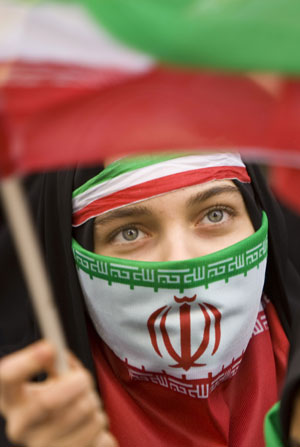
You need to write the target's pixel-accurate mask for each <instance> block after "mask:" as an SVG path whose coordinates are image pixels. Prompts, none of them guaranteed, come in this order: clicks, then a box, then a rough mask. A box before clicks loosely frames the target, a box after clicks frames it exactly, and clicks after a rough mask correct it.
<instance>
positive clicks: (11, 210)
mask: <svg viewBox="0 0 300 447" xmlns="http://www.w3.org/2000/svg"><path fill="white" fill-rule="evenodd" d="M0 193H1V196H2V201H3V206H4V211H5V213H6V216H7V221H8V224H9V227H10V229H11V232H12V237H13V239H14V242H15V246H16V250H17V253H18V256H19V259H20V263H21V267H22V269H23V272H24V276H25V281H26V283H27V286H28V289H29V295H30V297H31V300H32V304H33V308H34V311H35V313H36V316H37V319H38V322H39V325H40V330H41V333H42V335H43V336H44V337H45V338H46V339H47V340H49V341H50V342H51V343H52V345H53V346H54V347H55V350H56V370H57V372H58V374H62V373H64V372H66V371H67V370H68V366H67V360H66V352H65V349H66V346H67V344H66V341H65V337H64V334H63V330H62V326H61V324H60V321H59V316H58V312H57V309H56V306H55V303H54V299H53V294H52V291H51V287H50V282H49V279H48V276H47V273H46V268H45V263H44V260H43V257H42V253H41V249H40V246H39V243H38V239H37V236H36V233H35V231H34V225H33V222H32V218H31V215H30V212H29V208H28V204H27V201H26V196H25V193H24V190H23V186H22V184H21V181H20V179H19V178H18V177H17V176H14V175H12V176H10V177H7V178H4V179H1V182H0Z"/></svg>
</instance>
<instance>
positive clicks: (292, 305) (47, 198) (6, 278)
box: [0, 165, 300, 446]
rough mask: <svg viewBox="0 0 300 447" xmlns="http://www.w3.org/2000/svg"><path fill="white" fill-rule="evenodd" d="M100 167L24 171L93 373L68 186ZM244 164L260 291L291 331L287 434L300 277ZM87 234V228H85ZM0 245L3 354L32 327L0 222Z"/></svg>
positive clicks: (255, 174)
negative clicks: (259, 259)
mask: <svg viewBox="0 0 300 447" xmlns="http://www.w3.org/2000/svg"><path fill="white" fill-rule="evenodd" d="M101 169H102V167H101V166H97V167H91V168H77V169H73V170H67V171H59V172H49V173H45V174H41V175H37V176H33V177H31V178H30V179H29V180H27V185H26V186H27V189H28V197H29V202H30V205H31V208H32V211H33V215H34V220H35V222H36V225H37V231H38V235H39V238H40V240H41V244H42V249H43V251H44V254H45V259H46V264H47V268H48V272H49V276H50V279H51V283H52V286H53V291H54V295H55V299H56V302H57V306H58V309H59V312H60V314H61V319H62V322H63V325H64V329H65V333H66V337H67V341H68V343H69V346H70V348H71V349H72V351H73V352H74V353H75V354H76V355H77V356H78V357H79V358H80V359H81V361H82V362H83V364H84V365H85V366H86V367H87V368H88V369H89V370H90V371H92V372H94V366H93V360H92V355H91V351H90V346H89V339H88V334H87V326H86V310H85V305H84V300H83V296H82V292H81V288H80V285H79V281H78V276H77V272H76V268H75V265H74V261H73V255H72V251H71V238H72V225H71V224H72V222H71V220H72V209H71V206H72V205H71V195H72V191H73V190H74V189H76V188H77V187H78V186H80V185H82V184H83V183H85V182H86V181H87V180H88V179H90V178H91V177H93V176H95V175H96V174H97V173H98V172H99V170H101ZM247 169H248V172H249V174H250V177H251V179H252V188H253V189H251V191H250V190H249V188H247V187H244V186H242V187H240V190H241V193H242V195H243V198H244V200H245V203H246V206H247V209H248V211H249V214H250V217H251V218H252V222H253V223H254V227H255V229H257V228H258V226H259V222H258V221H257V220H256V219H257V215H258V214H257V211H255V209H256V210H257V208H256V205H254V208H253V209H251V207H252V206H253V204H255V203H257V204H258V205H259V206H260V207H261V208H262V209H264V210H265V211H266V213H267V215H268V218H269V256H268V264H267V272H266V281H265V292H266V293H267V296H268V297H269V298H270V299H271V301H272V302H273V304H274V306H275V308H276V310H277V313H278V316H279V318H280V321H281V324H282V327H283V329H284V331H285V333H286V334H287V336H288V338H289V339H291V334H292V347H291V357H290V364H289V365H290V366H289V372H288V376H287V383H286V387H285V392H284V394H283V398H282V406H281V408H282V411H281V413H282V414H281V419H282V425H283V429H284V434H285V436H286V435H287V433H288V429H289V421H290V415H291V414H290V413H291V407H292V402H293V397H294V392H295V389H296V387H297V386H298V384H299V381H300V329H298V327H297V316H299V317H300V279H299V277H298V276H297V274H296V272H295V270H294V268H293V266H292V265H291V264H290V262H289V260H288V251H287V247H288V241H287V231H286V227H285V221H284V216H283V215H282V213H281V210H280V208H279V206H278V204H277V202H276V201H275V199H274V198H273V197H272V195H271V193H270V191H269V189H268V187H267V185H266V184H265V181H264V178H263V176H262V174H261V172H260V170H259V169H258V168H257V167H256V166H249V165H248V166H247ZM255 216H256V217H255ZM88 233H89V234H91V233H92V232H91V231H90V230H88ZM85 237H86V236H85ZM89 237H91V236H89ZM89 244H91V240H90V242H89ZM0 249H1V258H0V259H1V261H0V262H1V267H0V275H1V300H0V355H4V354H7V353H9V352H12V351H14V350H17V349H20V348H21V347H23V346H25V345H26V344H28V343H30V342H32V341H33V340H35V339H37V338H38V337H39V332H38V327H37V324H36V321H35V318H34V316H33V312H32V309H31V306H30V302H29V299H28V296H27V292H26V287H25V284H24V282H23V280H22V274H21V271H20V268H19V265H18V261H17V260H16V256H15V251H14V249H13V246H12V242H11V239H10V237H9V234H8V232H7V229H6V228H5V226H4V224H3V222H2V224H1V226H0ZM29 262H30V260H29ZM291 316H293V319H292V317H291ZM3 436H4V435H3V433H2V437H3ZM3 439H4V438H3ZM1 441H2V439H1V433H0V445H1V446H2V445H3V446H6V445H7V446H9V445H11V444H9V443H7V441H5V442H6V443H5V442H4V441H3V443H1Z"/></svg>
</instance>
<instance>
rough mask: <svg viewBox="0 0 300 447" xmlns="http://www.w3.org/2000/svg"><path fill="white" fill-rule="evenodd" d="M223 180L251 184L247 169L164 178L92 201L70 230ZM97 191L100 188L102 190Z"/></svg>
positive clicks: (210, 170) (216, 169) (218, 169)
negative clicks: (176, 191)
mask: <svg viewBox="0 0 300 447" xmlns="http://www.w3.org/2000/svg"><path fill="white" fill-rule="evenodd" d="M226 178H227V179H231V178H237V179H238V180H240V181H242V182H246V183H249V182H250V178H249V176H248V174H247V171H246V168H243V167H238V166H225V167H224V166H220V167H213V168H203V169H197V170H192V171H185V172H181V173H179V174H172V175H167V176H165V177H162V178H160V179H154V180H149V181H147V182H144V183H140V184H138V185H134V186H130V187H129V188H126V189H123V190H121V191H118V192H115V193H113V194H110V195H108V196H105V197H101V198H99V199H96V200H94V201H93V202H91V203H89V204H88V205H87V206H85V207H84V208H82V209H81V210H79V211H77V212H76V213H74V214H73V226H78V225H81V224H82V223H84V222H85V221H86V220H88V219H90V218H92V217H94V216H97V215H99V214H102V213H104V212H106V211H110V210H113V209H115V208H120V207H122V206H125V205H129V204H130V203H135V202H139V201H141V200H145V199H149V198H150V197H153V196H157V195H159V194H164V193H167V192H169V191H173V190H174V189H180V188H185V187H188V186H193V185H198V184H201V183H206V182H208V181H211V180H224V179H226ZM99 187H100V188H101V186H99Z"/></svg>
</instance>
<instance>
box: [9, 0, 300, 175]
mask: <svg viewBox="0 0 300 447" xmlns="http://www.w3.org/2000/svg"><path fill="white" fill-rule="evenodd" d="M108 3H109V2H102V1H99V2H98V1H97V2H92V1H88V2H80V1H78V2H76V3H75V2H73V1H64V2H62V1H58V2H52V1H35V2H28V1H25V0H24V1H20V0H19V1H17V0H2V1H0V20H1V26H0V29H1V35H0V37H1V40H0V61H1V65H0V73H1V74H0V76H1V90H0V113H1V115H0V139H1V157H0V166H1V171H2V173H4V174H8V173H11V172H19V173H20V172H21V173H24V172H25V173H26V172H30V171H33V170H39V169H44V168H47V169H48V168H57V167H63V166H67V165H71V164H74V163H77V162H82V163H91V162H95V161H96V162H98V161H99V160H101V159H103V158H105V157H107V156H111V155H114V154H122V153H128V152H136V151H144V152H145V151H154V150H168V149H171V150H174V149H198V148H201V149H203V148H204V149H210V148H213V149H218V148H220V149H226V150H227V149H239V150H241V151H242V152H244V153H245V154H246V155H250V156H255V157H256V158H257V157H259V158H264V159H267V160H271V161H273V162H274V161H275V162H278V161H279V162H280V161H281V162H282V161H284V162H285V163H287V164H290V165H293V166H295V165H297V164H300V161H299V159H300V155H299V148H300V135H299V128H300V126H299V122H298V121H299V113H298V111H299V104H300V98H299V96H300V92H299V87H298V82H297V81H295V80H294V81H293V82H292V81H290V82H286V81H281V80H280V82H279V83H277V84H278V88H277V89H276V92H275V94H273V93H274V92H271V93H270V89H269V88H268V85H267V88H264V86H263V83H261V80H260V79H259V82H257V77H256V76H254V77H253V76H252V75H251V77H245V76H243V75H241V74H240V73H239V74H238V73H234V74H233V73H231V74H229V73H226V74H224V73H223V74H222V73H221V72H217V73H216V72H211V71H208V70H207V69H206V70H204V71H200V70H195V69H191V68H188V67H185V66H183V64H184V63H189V61H188V60H186V61H185V60H182V57H181V54H182V46H180V45H179V44H178V45H177V44H176V42H177V41H176V40H174V42H173V47H172V48H171V50H172V52H171V54H172V58H171V59H172V62H173V66H172V67H170V66H166V65H163V66H162V65H159V64H158V63H157V62H156V60H160V57H162V56H161V54H160V52H159V51H158V47H157V48H154V49H153V50H152V51H151V53H152V56H149V55H148V53H146V51H148V49H147V48H146V47H144V46H143V45H136V46H140V47H141V48H142V47H143V50H144V51H145V52H141V50H136V49H132V48H129V47H128V46H127V43H126V45H125V44H124V43H122V41H121V40H115V38H114V37H112V34H110V33H112V32H113V33H114V34H115V35H116V36H117V37H118V39H123V38H124V40H126V42H129V40H128V39H127V38H125V37H126V36H123V34H122V33H121V32H118V30H117V28H116V26H117V25H118V26H119V25H120V24H122V27H127V29H128V27H129V25H130V24H131V21H133V22H134V21H135V22H134V23H135V25H134V23H133V24H131V25H130V26H131V28H132V32H135V40H136V39H138V38H139V36H140V37H141V43H142V42H143V41H144V39H145V35H146V34H147V33H148V34H147V35H148V37H149V38H150V40H151V39H154V37H155V35H156V33H159V32H160V31H161V28H163V26H162V20H163V19H166V18H167V17H169V19H170V17H172V7H171V6H170V5H169V6H168V8H166V5H165V3H164V2H154V1H152V2H151V1H150V0H149V1H148V2H146V1H141V2H138V1H136V2H134V1H133V0H132V1H131V2H127V3H126V4H127V6H128V8H129V10H128V11H130V12H131V13H130V14H128V13H127V14H125V13H124V15H123V16H122V20H120V17H121V15H122V14H121V12H122V9H120V8H121V5H120V4H118V2H112V3H111V4H115V6H116V9H114V12H113V10H112V9H111V8H110V7H109V6H108ZM184 3H185V5H186V6H187V5H188V3H189V4H190V6H191V5H192V4H193V2H183V4H184ZM197 3H199V5H200V3H201V2H194V4H195V5H196V4H197ZM227 3H228V4H229V3H230V4H231V5H232V6H233V4H234V2H227ZM240 3H241V4H242V3H243V2H242V1H241V2H240ZM124 4H125V3H124ZM151 4H152V7H153V8H154V6H155V8H154V9H153V8H152V9H153V11H152V13H151V14H150V12H151V11H150V9H147V8H148V6H150V5H151ZM215 4H216V5H217V4H218V2H217V1H215ZM138 5H140V7H142V8H143V14H144V18H145V17H148V19H149V21H150V22H149V23H150V25H151V24H152V25H153V26H150V25H149V26H146V23H145V27H143V29H141V28H138V31H139V33H137V32H136V26H137V21H138V20H139V16H138V15H137V14H136V9H138V8H139V6H138ZM159 5H160V7H159ZM104 6H105V7H104ZM86 7H88V8H87V9H85V8H86ZM173 7H174V10H173V16H174V17H175V15H176V17H177V19H176V20H179V19H180V18H181V20H182V22H180V21H179V22H176V23H178V24H179V25H180V24H181V26H183V24H184V23H185V20H186V18H187V17H188V16H187V15H186V12H187V11H189V9H184V8H176V7H175V4H174V5H173ZM157 8H158V9H157ZM155 11H156V12H155ZM295 11H296V10H295ZM148 12H149V14H147V13H148ZM154 12H155V14H154ZM211 12H212V11H211ZM227 12H228V11H227ZM175 13H176V14H175ZM120 14H121V15H120ZM164 14H169V16H168V15H167V16H166V15H164ZM170 14H171V15H170ZM174 14H175V15H174ZM117 17H118V18H119V19H118V20H117V24H116V25H113V22H114V21H116V18H117ZM193 17H194V16H193ZM195 17H196V18H197V17H198V19H197V20H198V21H199V20H200V19H201V17H202V15H201V14H200V15H198V16H197V15H196V16H195ZM222 17H223V20H225V22H226V20H227V21H228V14H227V15H223V16H222ZM202 18H203V17H202ZM94 19H97V20H95V21H94ZM108 19H109V20H108ZM129 19H130V20H129ZM169 19H168V20H169ZM151 20H152V22H151ZM153 20H154V22H153ZM155 20H156V22H155ZM193 20H194V19H193ZM207 20H208V19H207ZM225 22H224V23H225ZM165 23H169V22H165ZM199 23H201V21H200V22H199ZM209 23H211V26H213V25H212V22H209V21H207V24H209ZM228 23H229V22H228ZM180 29H181V28H180ZM194 29H196V28H194ZM213 29H214V28H213V27H212V28H211V32H212V31H213ZM232 30H233V32H234V30H236V27H234V26H233V27H232ZM149 33H150V34H149ZM289 36H291V34H289ZM154 41H155V39H154ZM290 41H291V42H292V40H290ZM285 42H287V40H286V39H285ZM129 43H130V44H131V42H129ZM134 43H135V42H133V44H134ZM177 43H178V42H177ZM187 43H188V41H187V40H184V44H185V45H187ZM161 44H162V46H163V45H166V44H167V41H166V42H165V43H164V41H163V40H162V41H161ZM207 44H209V41H207ZM176 45H177V46H176ZM201 47H203V42H202V43H201ZM193 48H195V45H194V47H193ZM189 50H190V49H189V47H188V46H186V51H187V53H188V52H189ZM149 51H150V50H149ZM218 51H219V50H218ZM210 52H211V50H210ZM216 53H217V48H216ZM218 54H219V53H218ZM198 56H199V55H198ZM198 56H197V58H195V64H196V65H197V66H198V67H200V66H201V65H203V66H204V67H206V66H207V65H208V64H209V61H207V60H206V59H205V58H204V59H203V63H202V64H201V60H200V59H199V57H200V56H199V57H198ZM224 57H225V55H224ZM228 57H229V55H228ZM238 57H239V56H238V53H236V60H237V61H238ZM165 59H167V58H165ZM171 59H170V58H169V60H171ZM225 62H226V61H224V67H227V66H228V64H227V63H225ZM195 64H194V65H195ZM179 65H180V68H179ZM250 65H251V64H250ZM211 66H215V64H213V63H212V64H211ZM220 66H222V64H221V62H220ZM239 67H242V66H241V65H240V66H239V65H238V64H237V65H236V67H235V68H239ZM274 67H275V66H274ZM233 68H234V67H233ZM275 68H276V67H275ZM296 69H297V67H296V68H295V70H296ZM267 84H268V82H267Z"/></svg>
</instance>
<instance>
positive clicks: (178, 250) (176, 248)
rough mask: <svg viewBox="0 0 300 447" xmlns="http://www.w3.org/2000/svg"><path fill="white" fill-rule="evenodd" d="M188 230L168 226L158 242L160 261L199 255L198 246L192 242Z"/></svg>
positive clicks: (177, 259)
mask: <svg viewBox="0 0 300 447" xmlns="http://www.w3.org/2000/svg"><path fill="white" fill-rule="evenodd" d="M193 242H194V241H193V237H192V235H191V234H189V231H187V230H184V229H180V228H177V229H175V228H172V229H171V228H169V231H168V232H167V234H165V235H164V237H163V238H162V240H161V241H160V244H159V257H160V259H159V260H160V261H163V262H166V261H182V260H184V259H191V258H195V257H197V256H201V253H199V251H200V250H199V247H198V246H197V247H196V246H195V243H193Z"/></svg>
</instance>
